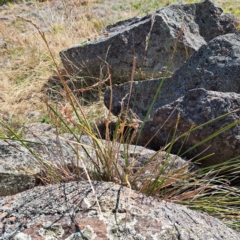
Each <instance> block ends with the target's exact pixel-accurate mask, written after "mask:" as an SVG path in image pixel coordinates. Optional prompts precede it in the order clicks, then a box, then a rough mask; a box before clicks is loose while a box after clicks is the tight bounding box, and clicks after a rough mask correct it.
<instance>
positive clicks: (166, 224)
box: [0, 182, 240, 240]
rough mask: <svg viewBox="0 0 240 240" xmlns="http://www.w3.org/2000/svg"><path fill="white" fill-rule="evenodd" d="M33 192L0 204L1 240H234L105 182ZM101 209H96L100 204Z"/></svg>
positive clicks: (198, 218)
mask: <svg viewBox="0 0 240 240" xmlns="http://www.w3.org/2000/svg"><path fill="white" fill-rule="evenodd" d="M92 186H93V188H94V189H95V193H94V192H93V190H92V187H91V185H90V184H89V183H88V182H71V183H67V184H57V185H52V186H46V187H36V188H34V189H31V190H28V191H26V192H23V193H19V194H17V195H15V196H9V197H5V198H3V199H2V200H0V233H1V236H0V239H1V240H9V239H13V240H17V239H34V240H35V239H36V240H47V239H58V240H61V239H68V240H70V239H79V240H80V239H89V240H94V239H96V240H97V239H119V240H130V239H149V240H150V239H161V240H170V239H171V240H173V239H174V240H175V239H179V240H190V239H199V240H200V239H202V240H210V239H211V240H229V239H231V240H238V239H240V235H239V233H237V232H235V231H234V230H232V229H230V228H228V227H227V226H225V225H224V224H223V223H222V222H221V221H219V220H217V219H215V218H213V217H210V216H208V215H206V214H203V213H199V212H195V211H192V210H190V209H188V208H187V207H185V206H181V205H177V204H173V203H168V202H165V201H162V200H157V199H154V198H151V197H147V196H145V195H143V194H139V193H137V192H135V191H131V190H130V189H128V188H126V187H122V186H119V185H116V184H114V183H109V182H92ZM97 201H98V203H99V206H100V209H99V207H98V203H97Z"/></svg>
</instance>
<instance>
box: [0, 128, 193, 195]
mask: <svg viewBox="0 0 240 240" xmlns="http://www.w3.org/2000/svg"><path fill="white" fill-rule="evenodd" d="M39 127H40V126H39ZM43 127H46V126H45V125H43ZM40 129H41V128H40ZM44 129H45V128H44ZM31 133H32V134H33V132H31ZM34 135H35V134H34ZM35 136H36V135H35ZM78 141H79V143H78V144H77V141H76V139H75V138H74V137H73V136H72V135H71V134H65V135H64V137H61V136H59V139H56V136H55V137H54V136H49V137H46V136H38V137H36V138H29V139H27V142H26V144H27V145H28V146H29V147H30V148H31V150H32V151H33V153H35V154H36V155H37V156H38V157H39V158H40V159H41V160H39V159H37V158H36V157H35V156H34V155H33V154H32V153H30V152H29V151H28V150H27V149H26V148H25V147H24V146H22V145H21V143H20V142H17V141H12V140H11V141H8V142H5V141H3V140H0V156H1V161H0V196H6V195H12V194H16V193H19V192H22V191H24V190H26V189H29V188H32V187H34V186H35V184H36V181H37V179H38V175H39V174H40V172H41V170H43V169H45V168H44V166H43V165H42V164H41V161H43V162H45V163H47V164H50V165H51V166H54V165H55V166H56V167H57V168H58V170H57V171H58V172H59V171H60V170H59V169H61V168H63V169H65V170H67V171H70V172H71V174H72V179H76V178H77V179H81V180H84V179H87V176H86V173H85V170H84V166H83V163H84V165H85V167H86V168H87V170H88V174H89V175H90V176H91V178H92V179H94V177H96V172H97V175H98V177H99V178H100V175H101V173H102V174H103V171H104V166H103V165H101V164H100V162H99V158H100V157H101V154H100V152H101V151H100V149H97V151H95V150H94V145H93V142H92V139H91V138H90V137H88V136H81V138H79V140H78ZM74 142H75V143H76V144H74ZM81 144H84V146H85V149H86V148H87V151H88V154H86V153H85V151H84V150H83V148H82V147H81ZM111 144H112V142H107V141H104V140H99V148H102V152H105V154H107V152H108V151H109V153H108V154H109V158H114V159H113V161H115V163H116V164H117V165H118V171H119V172H120V173H121V174H122V176H124V171H125V169H126V166H125V159H126V158H127V160H128V162H129V164H130V166H129V173H135V172H137V171H138V170H139V169H140V168H141V167H142V166H144V164H145V163H146V162H148V161H149V159H150V158H151V157H152V161H151V164H149V167H148V168H147V169H146V170H144V171H143V172H142V174H141V175H140V176H139V177H138V179H136V181H137V184H138V185H139V184H141V182H143V181H145V179H146V178H148V177H152V176H153V175H154V169H155V168H156V166H158V168H160V167H161V166H163V165H164V166H165V167H164V172H165V173H167V172H169V171H173V170H174V169H180V168H184V169H185V170H186V171H188V169H189V168H192V167H193V166H192V165H190V163H188V162H186V161H185V160H183V159H182V158H180V157H178V156H175V155H172V154H167V153H166V152H164V151H159V152H158V153H157V152H156V151H153V150H150V149H146V148H144V147H140V146H135V145H130V144H129V145H123V144H120V143H115V144H113V147H112V148H111V149H112V152H110V150H108V146H110V145H111ZM72 147H73V148H74V149H75V150H77V151H78V155H76V154H75V153H74V151H73V149H72ZM104 148H105V150H104ZM153 156H154V157H153ZM90 158H91V160H90ZM102 158H103V157H102ZM102 160H103V159H102ZM93 162H95V163H96V164H97V165H98V167H99V169H97V168H96V167H95V165H94V164H93ZM103 162H104V160H103ZM53 168H54V167H53ZM113 168H114V167H113ZM151 169H152V170H151ZM68 177H70V176H68Z"/></svg>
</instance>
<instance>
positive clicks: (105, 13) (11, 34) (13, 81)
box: [0, 0, 240, 135]
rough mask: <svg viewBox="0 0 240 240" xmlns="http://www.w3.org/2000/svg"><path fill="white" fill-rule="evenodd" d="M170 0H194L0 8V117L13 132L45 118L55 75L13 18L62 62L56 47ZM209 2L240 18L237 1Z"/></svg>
mask: <svg viewBox="0 0 240 240" xmlns="http://www.w3.org/2000/svg"><path fill="white" fill-rule="evenodd" d="M174 2H184V3H189V2H199V1H192V0H188V1H176V0H164V1H157V0H151V1H147V0H115V1H110V0H68V1H67V0H50V1H45V2H42V3H41V2H37V1H34V2H27V3H21V4H8V5H5V6H2V7H0V33H1V34H0V59H1V60H0V119H1V120H4V121H6V122H7V123H9V124H10V126H11V127H13V128H14V129H15V130H19V129H20V128H21V126H22V125H23V124H25V123H28V122H35V121H48V115H47V109H46V104H45V101H46V94H45V91H44V88H43V86H44V84H45V83H46V82H47V80H48V79H49V78H50V77H51V76H52V75H54V74H56V68H55V66H54V64H53V61H52V59H51V57H50V53H49V51H48V49H47V47H46V44H45V43H44V41H43V40H42V39H41V37H40V35H39V34H38V32H37V30H36V29H35V28H34V27H33V26H32V25H31V24H30V23H28V22H26V21H24V20H23V19H21V18H18V16H22V17H25V18H27V19H30V20H32V21H33V22H34V23H36V25H37V26H38V27H39V29H40V30H41V31H42V32H44V34H45V36H46V39H47V41H48V44H49V47H50V49H51V51H52V53H53V55H54V57H55V59H56V61H57V63H58V64H59V66H61V62H60V59H59V51H60V50H62V49H64V48H67V47H71V46H73V45H76V44H79V43H81V42H83V41H85V40H87V39H90V40H94V39H97V38H98V37H99V34H100V33H101V29H102V28H103V27H105V26H107V25H109V24H112V23H115V22H117V21H118V20H123V19H127V18H130V17H133V16H137V15H144V14H147V13H149V12H151V11H153V10H155V9H158V8H161V7H163V6H166V5H169V4H172V3H174ZM214 2H215V3H216V4H217V5H218V6H219V7H224V8H225V10H226V11H227V12H234V13H235V14H238V16H240V2H239V3H238V1H236V0H229V1H224V0H218V1H214ZM63 106H64V103H63ZM95 109H96V108H95V107H94V106H91V107H90V108H87V110H88V113H89V114H90V115H94V116H95V115H101V114H104V111H102V109H103V105H101V106H99V105H98V108H97V109H98V112H96V111H95ZM3 132H4V131H3ZM0 135H1V128H0Z"/></svg>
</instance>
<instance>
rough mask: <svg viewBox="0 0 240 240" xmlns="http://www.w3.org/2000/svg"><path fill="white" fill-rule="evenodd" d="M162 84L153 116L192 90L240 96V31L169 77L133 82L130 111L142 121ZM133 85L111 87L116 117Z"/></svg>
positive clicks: (214, 43) (208, 46)
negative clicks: (158, 110) (238, 94)
mask: <svg viewBox="0 0 240 240" xmlns="http://www.w3.org/2000/svg"><path fill="white" fill-rule="evenodd" d="M161 81H164V82H163V85H162V87H161V90H160V92H159V94H158V95H157V97H156V100H155V103H154V105H153V108H152V111H151V114H150V117H151V116H152V114H153V113H154V111H155V110H156V109H158V108H159V107H162V106H164V105H165V104H169V103H171V102H172V101H174V100H176V99H177V98H179V97H181V96H184V95H185V94H186V92H187V91H188V90H190V89H194V88H205V89H207V90H213V91H221V92H236V93H240V31H238V32H236V33H234V34H226V35H223V36H219V37H217V38H214V39H213V40H211V41H210V42H209V43H208V44H206V45H204V46H202V47H201V48H200V49H199V50H198V51H197V52H195V53H194V54H193V55H192V56H191V57H190V58H189V59H188V60H187V61H186V62H185V63H184V64H183V66H182V67H181V68H180V69H178V70H177V71H176V72H175V73H174V74H173V76H172V77H170V78H166V79H155V80H146V81H139V82H134V83H133V88H132V94H131V99H130V104H129V109H131V110H132V111H133V112H134V113H135V114H136V115H137V116H138V117H139V118H140V119H141V120H143V119H144V117H145V116H146V114H147V111H148V110H149V107H150V105H151V103H152V101H153V99H154V95H155V94H156V92H157V89H158V87H159V85H160V84H161ZM130 85H131V83H126V84H122V85H118V86H117V85H115V86H113V87H112V93H113V101H112V109H111V111H112V112H113V113H114V114H115V115H118V114H119V113H120V110H121V103H122V102H123V103H124V107H123V110H125V109H126V107H127V105H128V96H127V94H128V93H129V92H130ZM110 93H111V92H110V89H109V88H108V89H107V90H106V91H105V97H104V102H105V105H106V107H109V106H110ZM125 96H127V97H126V98H125V101H122V100H123V99H124V97H125Z"/></svg>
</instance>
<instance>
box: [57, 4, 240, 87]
mask: <svg viewBox="0 0 240 240" xmlns="http://www.w3.org/2000/svg"><path fill="white" fill-rule="evenodd" d="M235 25H236V19H235V18H234V16H232V15H230V14H223V11H222V9H220V8H217V7H215V6H214V5H213V3H211V2H210V1H204V2H202V3H195V4H186V5H181V4H179V5H171V6H169V7H165V8H163V9H160V10H158V11H156V12H154V13H153V14H151V15H148V16H145V17H142V18H138V17H136V18H133V19H128V20H126V21H122V22H119V23H117V24H115V25H113V26H109V27H107V28H106V31H107V35H108V36H107V37H105V38H103V39H101V40H99V41H97V42H92V43H91V42H90V43H86V44H85V45H81V46H75V47H72V48H69V49H66V50H63V51H61V52H60V56H61V59H62V62H63V65H64V67H65V69H66V70H67V71H68V72H69V73H71V74H77V75H80V76H83V77H84V76H85V77H97V78H99V77H100V76H101V75H106V74H107V73H108V72H107V67H106V66H107V64H108V65H109V68H110V72H111V77H112V79H113V80H114V82H115V83H116V82H118V83H119V82H124V81H129V80H130V77H131V74H132V67H133V58H134V57H136V60H137V65H136V74H135V80H139V79H145V78H147V77H151V78H153V77H155V78H156V77H160V76H162V75H163V73H164V72H165V71H166V68H167V66H168V65H169V62H170V61H171V63H172V64H171V68H170V71H172V72H174V71H175V70H176V69H178V68H179V67H180V66H181V65H182V64H183V62H184V61H185V60H186V59H187V58H189V56H191V55H192V54H193V53H194V52H195V51H196V50H198V49H199V48H200V47H201V46H202V45H203V44H205V43H206V41H209V40H211V39H213V38H214V37H216V36H219V35H222V34H226V33H232V32H235V31H236V28H235ZM175 47H176V51H175V50H174V49H175ZM106 63H107V64H106ZM79 81H80V80H79Z"/></svg>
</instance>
